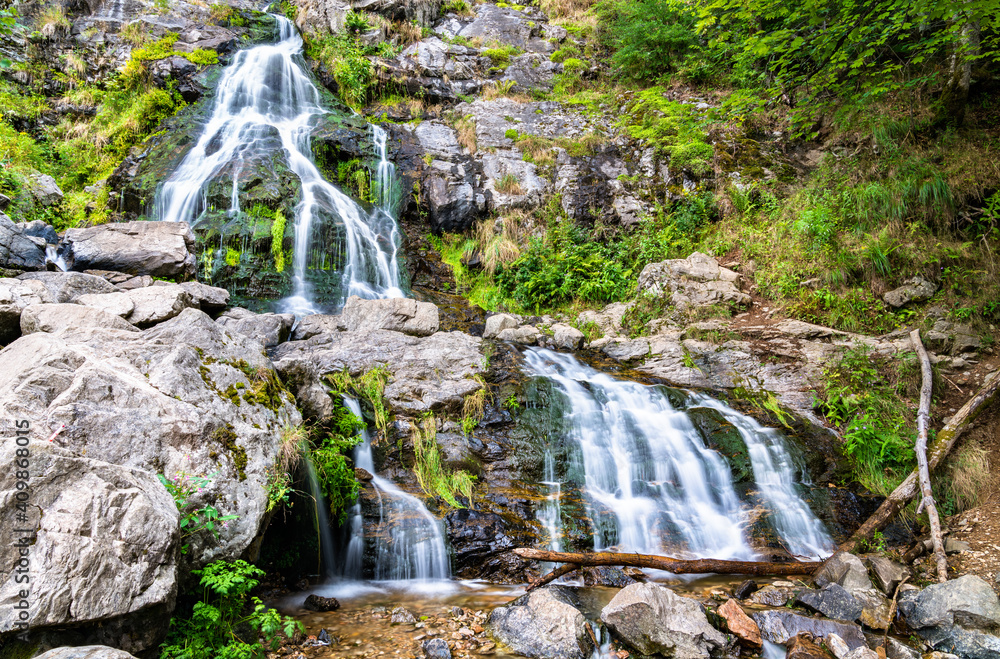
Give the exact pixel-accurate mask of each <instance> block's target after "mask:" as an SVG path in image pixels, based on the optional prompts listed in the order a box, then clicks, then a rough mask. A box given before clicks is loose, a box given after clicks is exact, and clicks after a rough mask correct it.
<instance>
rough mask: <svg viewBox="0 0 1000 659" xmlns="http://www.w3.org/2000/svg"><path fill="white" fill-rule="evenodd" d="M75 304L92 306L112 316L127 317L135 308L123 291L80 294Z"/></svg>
mask: <svg viewBox="0 0 1000 659" xmlns="http://www.w3.org/2000/svg"><path fill="white" fill-rule="evenodd" d="M76 303H77V304H82V305H83V306H85V307H92V308H94V309H100V310H101V311H106V312H108V313H109V314H112V315H114V316H119V317H121V318H128V316H129V314H131V313H132V311H133V310H134V309H135V303H134V302H132V298H130V297H129V296H128V295H126V294H125V293H103V294H100V295H93V294H87V295H81V296H80V297H78V298H77V299H76Z"/></svg>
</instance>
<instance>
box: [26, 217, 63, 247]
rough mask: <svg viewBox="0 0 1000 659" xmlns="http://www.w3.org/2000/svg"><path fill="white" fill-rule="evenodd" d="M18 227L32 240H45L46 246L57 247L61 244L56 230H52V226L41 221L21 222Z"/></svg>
mask: <svg viewBox="0 0 1000 659" xmlns="http://www.w3.org/2000/svg"><path fill="white" fill-rule="evenodd" d="M17 227H18V228H19V229H20V230H21V231H23V232H24V235H26V236H28V237H30V238H40V239H41V240H44V241H45V243H46V244H49V245H55V244H58V242H59V234H58V233H56V230H55V229H54V228H52V225H51V224H46V223H45V222H42V221H41V220H32V221H31V222H20V223H18V225H17Z"/></svg>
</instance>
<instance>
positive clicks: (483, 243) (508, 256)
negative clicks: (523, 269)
mask: <svg viewBox="0 0 1000 659" xmlns="http://www.w3.org/2000/svg"><path fill="white" fill-rule="evenodd" d="M528 220H529V217H528V215H527V213H525V212H524V211H521V210H514V211H511V212H510V213H508V214H507V215H506V216H504V217H502V218H499V219H496V220H482V221H481V222H479V223H478V224H476V227H475V236H474V237H475V241H476V244H477V245H478V246H479V252H480V254H481V258H482V263H483V269H484V270H485V271H486V272H487V273H489V274H491V275H492V274H493V273H495V272H496V271H497V269H498V268H499V267H500V266H501V265H505V264H508V263H513V262H514V261H516V260H517V259H518V258H519V257H520V256H521V245H523V244H524V243H525V242H526V241H527V238H528V235H529V233H530V232H529V231H528V226H529V222H528Z"/></svg>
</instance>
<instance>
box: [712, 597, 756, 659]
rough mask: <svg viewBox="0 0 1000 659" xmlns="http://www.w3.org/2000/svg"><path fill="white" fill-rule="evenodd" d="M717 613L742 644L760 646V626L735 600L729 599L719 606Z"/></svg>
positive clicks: (753, 646)
mask: <svg viewBox="0 0 1000 659" xmlns="http://www.w3.org/2000/svg"><path fill="white" fill-rule="evenodd" d="M717 613H718V614H719V615H720V616H722V619H723V620H725V621H726V627H727V628H728V629H729V631H730V632H731V633H732V634H734V635H735V636H736V637H737V638H738V639H740V641H741V642H742V643H743V644H744V645H748V646H750V647H752V648H760V647H762V645H763V644H762V642H761V638H760V627H758V626H757V623H756V622H754V621H753V619H752V618H751V617H750V616H748V615H747V614H746V613H745V612H744V611H743V607H741V606H740V605H739V604H737V603H736V600H734V599H729V600H726V603H725V604H723V605H722V606H720V607H719V609H718V611H717Z"/></svg>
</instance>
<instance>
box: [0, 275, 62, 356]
mask: <svg viewBox="0 0 1000 659" xmlns="http://www.w3.org/2000/svg"><path fill="white" fill-rule="evenodd" d="M51 301H52V296H51V295H50V294H49V291H48V289H46V288H45V287H44V286H42V284H41V282H37V281H30V280H29V281H20V280H18V279H6V278H0V344H7V343H10V342H11V341H13V340H15V339H16V338H17V337H19V336H21V311H23V310H24V309H25V308H26V307H29V306H31V305H33V304H42V303H43V302H51Z"/></svg>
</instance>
